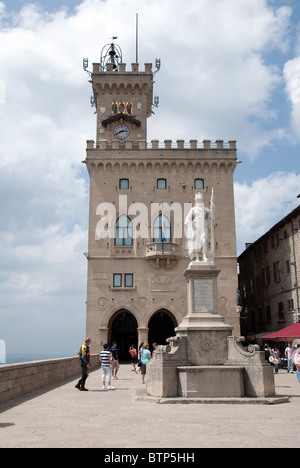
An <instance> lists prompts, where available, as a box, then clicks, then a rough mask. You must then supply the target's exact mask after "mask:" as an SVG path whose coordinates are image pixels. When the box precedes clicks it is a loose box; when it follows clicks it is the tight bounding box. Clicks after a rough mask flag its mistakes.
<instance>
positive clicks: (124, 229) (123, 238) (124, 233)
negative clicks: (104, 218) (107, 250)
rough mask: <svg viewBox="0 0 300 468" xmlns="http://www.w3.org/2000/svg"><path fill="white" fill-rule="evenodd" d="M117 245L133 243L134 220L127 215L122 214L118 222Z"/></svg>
mask: <svg viewBox="0 0 300 468" xmlns="http://www.w3.org/2000/svg"><path fill="white" fill-rule="evenodd" d="M115 245H118V246H121V245H132V222H131V219H130V218H128V216H126V215H123V216H120V218H119V219H118V220H117V222H116V237H115Z"/></svg>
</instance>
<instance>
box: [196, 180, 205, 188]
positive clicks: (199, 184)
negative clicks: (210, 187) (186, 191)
mask: <svg viewBox="0 0 300 468" xmlns="http://www.w3.org/2000/svg"><path fill="white" fill-rule="evenodd" d="M194 187H195V189H197V190H203V189H204V180H203V179H195V183H194Z"/></svg>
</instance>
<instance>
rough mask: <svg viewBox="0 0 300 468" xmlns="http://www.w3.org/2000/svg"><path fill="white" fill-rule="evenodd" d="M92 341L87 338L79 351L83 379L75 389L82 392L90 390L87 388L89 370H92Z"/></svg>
mask: <svg viewBox="0 0 300 468" xmlns="http://www.w3.org/2000/svg"><path fill="white" fill-rule="evenodd" d="M91 341H92V340H91V339H90V338H87V339H86V340H85V343H84V344H83V345H82V346H81V347H80V350H79V353H78V355H79V359H80V365H81V379H80V380H79V382H78V384H77V385H75V388H78V390H80V391H81V392H87V391H88V389H87V388H85V382H86V379H87V378H88V376H89V369H90V368H91V353H90V344H91Z"/></svg>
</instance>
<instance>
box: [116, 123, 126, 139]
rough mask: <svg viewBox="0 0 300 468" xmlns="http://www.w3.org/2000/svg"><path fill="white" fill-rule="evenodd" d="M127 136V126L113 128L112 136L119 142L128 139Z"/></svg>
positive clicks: (121, 125)
mask: <svg viewBox="0 0 300 468" xmlns="http://www.w3.org/2000/svg"><path fill="white" fill-rule="evenodd" d="M129 135H130V130H129V128H128V127H127V125H123V124H120V125H117V126H116V127H115V128H114V136H115V137H116V138H118V139H119V140H124V139H125V138H127V137H129Z"/></svg>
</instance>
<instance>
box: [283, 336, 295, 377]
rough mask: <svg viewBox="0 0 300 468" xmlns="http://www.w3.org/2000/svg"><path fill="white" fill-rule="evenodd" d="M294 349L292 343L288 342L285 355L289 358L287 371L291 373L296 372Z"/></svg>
mask: <svg viewBox="0 0 300 468" xmlns="http://www.w3.org/2000/svg"><path fill="white" fill-rule="evenodd" d="M294 351H295V350H294V349H293V348H292V343H288V347H287V348H286V349H285V352H284V355H285V357H286V358H287V362H288V365H287V371H288V372H290V373H291V374H293V373H294V361H293V354H294Z"/></svg>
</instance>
